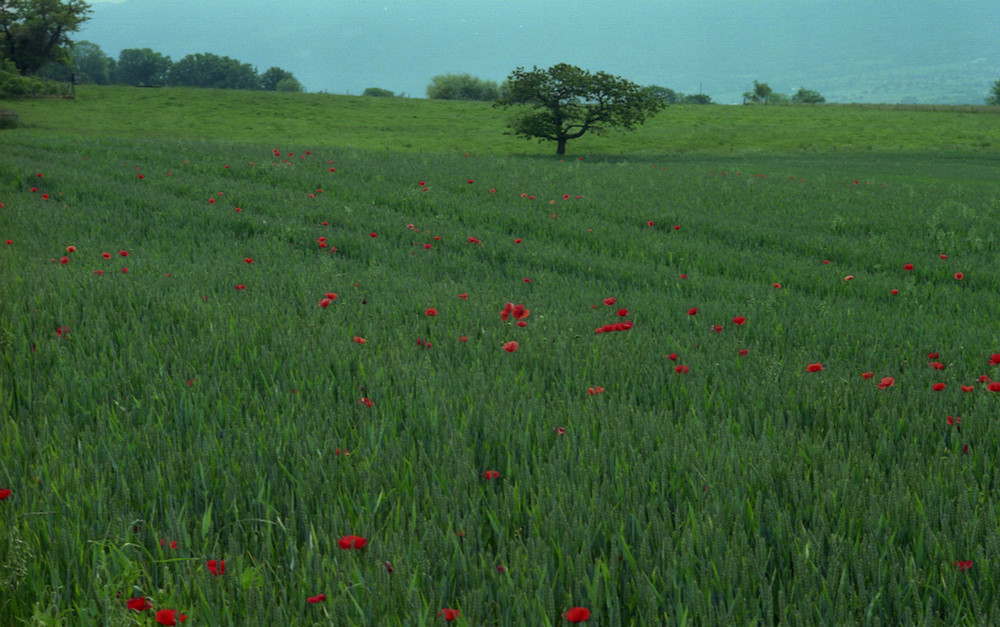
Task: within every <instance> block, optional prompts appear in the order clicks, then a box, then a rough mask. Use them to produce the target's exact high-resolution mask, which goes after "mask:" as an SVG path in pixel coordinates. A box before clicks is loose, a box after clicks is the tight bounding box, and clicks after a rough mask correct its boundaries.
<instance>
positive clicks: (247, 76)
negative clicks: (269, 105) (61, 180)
mask: <svg viewBox="0 0 1000 627" xmlns="http://www.w3.org/2000/svg"><path fill="white" fill-rule="evenodd" d="M89 12H90V7H89V5H88V4H87V3H86V2H85V1H84V0H0V76H2V81H0V83H2V84H3V85H4V86H5V87H2V88H0V94H7V95H18V94H20V93H38V90H37V86H38V85H39V84H41V85H44V83H38V82H37V81H33V80H32V79H31V78H29V77H34V76H37V77H41V78H49V79H55V80H62V81H68V80H69V79H70V78H71V77H73V75H75V77H76V78H77V80H78V81H79V82H84V83H96V84H98V85H107V84H111V83H119V84H126V85H182V86H188V87H217V88H223V89H257V90H264V91H288V92H300V91H303V88H302V84H301V83H299V81H298V80H297V79H296V78H295V76H294V75H293V74H292V73H291V72H289V71H287V70H283V69H281V68H279V67H272V68H270V69H268V70H267V71H265V72H264V73H263V74H258V73H257V68H255V67H253V66H252V65H250V64H248V63H240V62H239V61H237V60H236V59H232V58H230V57H225V56H219V55H215V54H211V53H198V54H189V55H187V56H186V57H184V58H183V59H181V60H180V61H177V62H176V63H174V62H173V61H171V60H170V57H167V56H164V55H162V54H160V53H158V52H154V51H153V50H151V49H149V48H131V49H127V50H122V51H121V53H120V54H119V55H118V59H117V60H115V59H112V58H111V57H109V56H107V55H106V54H104V52H103V51H101V48H100V46H98V45H97V44H94V43H91V42H89V41H79V42H75V43H74V42H73V41H72V40H71V39H70V34H72V33H74V32H76V31H78V30H79V29H80V25H81V24H82V23H83V22H85V21H86V20H87V19H88V13H89Z"/></svg>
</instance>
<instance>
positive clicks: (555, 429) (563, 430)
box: [552, 427, 566, 435]
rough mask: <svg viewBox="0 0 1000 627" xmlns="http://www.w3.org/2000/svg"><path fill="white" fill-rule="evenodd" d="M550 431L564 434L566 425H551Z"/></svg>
mask: <svg viewBox="0 0 1000 627" xmlns="http://www.w3.org/2000/svg"><path fill="white" fill-rule="evenodd" d="M552 432H553V433H555V434H556V435H566V427H552Z"/></svg>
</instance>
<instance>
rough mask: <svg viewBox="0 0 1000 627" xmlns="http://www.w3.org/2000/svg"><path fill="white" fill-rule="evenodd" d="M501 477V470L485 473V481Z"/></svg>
mask: <svg viewBox="0 0 1000 627" xmlns="http://www.w3.org/2000/svg"><path fill="white" fill-rule="evenodd" d="M499 476H500V471H499V470H487V471H486V472H484V473H483V478H484V479H491V480H492V479H496V478H497V477H499Z"/></svg>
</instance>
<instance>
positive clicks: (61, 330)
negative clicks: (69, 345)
mask: <svg viewBox="0 0 1000 627" xmlns="http://www.w3.org/2000/svg"><path fill="white" fill-rule="evenodd" d="M67 335H69V327H65V326H63V327H57V328H56V336H58V337H66V336H67Z"/></svg>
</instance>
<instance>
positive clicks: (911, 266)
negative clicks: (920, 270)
mask: <svg viewBox="0 0 1000 627" xmlns="http://www.w3.org/2000/svg"><path fill="white" fill-rule="evenodd" d="M903 270H906V271H907V272H910V271H911V270H913V264H912V263H908V264H906V265H905V266H903Z"/></svg>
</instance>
